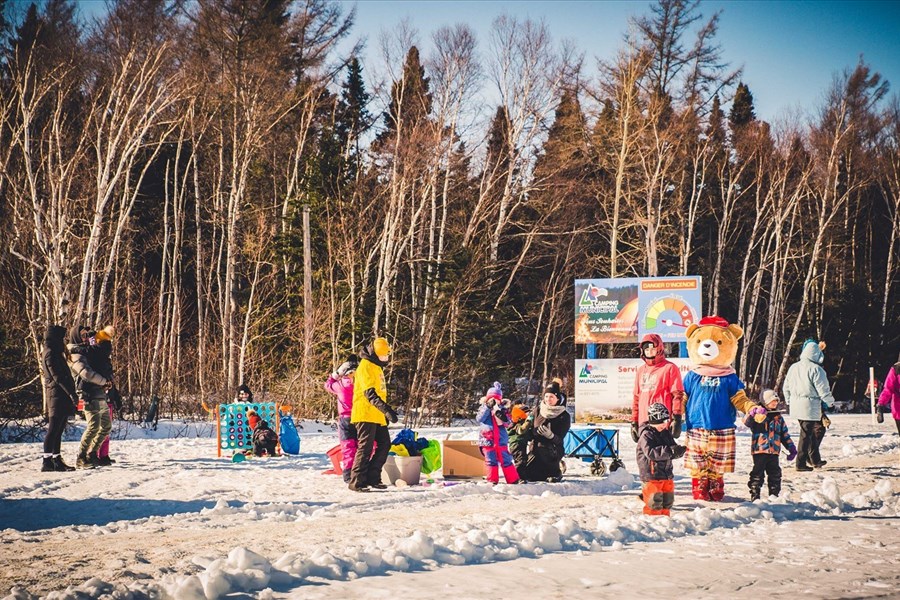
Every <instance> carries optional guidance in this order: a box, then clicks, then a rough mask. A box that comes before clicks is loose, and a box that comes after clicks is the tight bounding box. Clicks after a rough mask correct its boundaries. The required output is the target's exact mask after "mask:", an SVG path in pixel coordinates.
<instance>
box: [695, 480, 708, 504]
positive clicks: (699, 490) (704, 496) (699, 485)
mask: <svg viewBox="0 0 900 600" xmlns="http://www.w3.org/2000/svg"><path fill="white" fill-rule="evenodd" d="M691 493H692V494H693V496H694V500H709V478H708V477H695V478H693V479H691Z"/></svg>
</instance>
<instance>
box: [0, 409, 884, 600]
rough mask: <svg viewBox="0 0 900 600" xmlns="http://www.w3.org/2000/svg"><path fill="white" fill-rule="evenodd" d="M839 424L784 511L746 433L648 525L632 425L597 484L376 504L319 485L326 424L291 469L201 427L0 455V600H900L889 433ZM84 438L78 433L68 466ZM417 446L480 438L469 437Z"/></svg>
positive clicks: (463, 432) (442, 433)
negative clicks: (108, 460) (726, 469)
mask: <svg viewBox="0 0 900 600" xmlns="http://www.w3.org/2000/svg"><path fill="white" fill-rule="evenodd" d="M832 420H833V425H832V427H831V429H829V431H828V434H827V435H826V437H825V441H824V442H823V448H822V454H823V458H825V459H826V460H828V466H827V467H826V468H824V469H821V470H816V471H813V472H810V473H798V472H796V471H795V470H793V468H792V467H791V466H788V463H786V462H784V458H782V461H783V463H782V466H783V468H784V482H783V490H782V494H781V497H779V498H774V497H772V498H765V499H761V500H758V501H756V502H754V503H750V502H749V501H747V497H748V492H747V486H746V481H747V473H748V471H749V468H750V466H751V459H750V455H749V443H750V441H749V437H748V434H747V432H746V430H739V434H738V435H739V439H738V460H737V472H736V473H734V474H730V475H727V476H726V494H727V496H726V501H725V502H721V503H710V502H702V501H695V500H693V499H692V498H691V495H690V479H689V477H688V475H687V474H686V473H685V471H684V470H683V466H682V465H681V461H678V463H677V464H676V499H675V509H674V510H673V512H672V516H671V517H648V516H644V515H642V514H641V503H640V501H639V500H638V498H637V493H638V491H639V489H640V486H639V483H638V481H637V478H636V477H635V476H634V475H633V474H634V473H635V472H636V465H635V461H634V444H633V443H632V442H631V439H630V436H629V435H628V432H627V430H626V429H624V428H623V429H622V431H621V434H620V436H619V443H620V456H621V458H622V459H623V461H624V463H625V466H626V469H620V470H618V471H615V472H612V473H609V474H608V475H606V476H604V477H602V478H598V477H594V476H592V475H590V470H589V464H588V463H585V462H581V461H579V460H577V459H572V458H570V459H567V461H566V462H567V466H568V470H567V473H566V477H565V479H564V480H563V481H562V482H561V483H557V484H550V483H532V484H527V485H515V486H510V485H504V484H500V485H497V486H491V485H489V484H487V483H485V482H481V481H465V482H460V483H451V482H444V481H442V480H441V479H440V478H439V477H437V478H436V480H435V482H434V483H433V484H431V485H420V486H407V487H402V488H391V489H389V490H385V491H379V492H374V491H373V492H371V493H368V494H358V493H354V492H351V491H349V490H348V489H347V488H346V485H345V484H344V483H343V480H342V479H341V478H340V477H339V476H334V475H324V474H322V471H324V470H325V469H328V468H330V466H331V463H330V460H329V459H328V457H327V456H326V454H325V453H326V451H327V450H328V449H329V448H331V447H332V446H334V445H335V444H336V443H337V435H336V433H335V431H334V430H333V429H332V428H331V427H330V426H329V425H327V424H321V423H312V422H304V423H302V429H301V430H300V434H301V437H302V441H301V454H300V456H293V457H292V456H285V457H278V458H263V459H251V460H247V461H245V462H242V463H232V462H231V461H230V460H228V458H224V457H223V458H218V457H217V456H216V445H215V441H214V440H213V438H212V435H213V431H212V427H211V425H210V424H209V423H200V424H191V423H180V422H174V421H168V422H166V421H162V422H160V424H159V429H158V430H157V431H148V430H144V429H139V428H136V427H130V428H129V427H125V426H124V425H123V424H119V429H118V437H119V438H125V439H117V440H114V441H113V444H112V453H111V455H112V456H113V458H115V459H116V460H117V461H118V462H117V464H115V465H113V466H111V467H105V468H101V469H96V470H81V471H76V472H72V473H41V472H40V471H39V467H40V452H41V446H40V444H36V443H19V444H9V443H8V444H3V445H0V464H2V469H0V548H2V552H0V596H3V595H7V596H6V597H8V598H23V599H24V598H36V597H43V598H53V599H57V598H58V599H70V598H71V599H74V598H88V597H90V598H95V597H107V598H143V597H155V598H177V599H185V600H193V599H202V598H225V597H255V598H263V599H276V598H300V597H302V598H356V597H359V598H389V597H390V598H395V597H396V596H397V595H398V594H409V595H415V596H416V597H417V598H439V597H440V598H444V597H447V596H452V597H454V598H475V597H478V598H483V597H510V596H512V595H514V594H515V595H521V594H523V593H524V594H525V595H526V596H527V597H562V596H567V597H568V596H572V595H573V594H578V593H580V592H583V593H586V594H587V595H588V596H593V597H597V596H603V597H610V596H613V595H618V596H622V597H635V596H650V597H658V596H663V595H666V596H671V597H676V598H680V597H684V598H688V597H698V596H700V595H703V596H708V595H715V594H728V595H730V596H739V597H750V596H752V595H756V594H759V593H774V592H776V591H777V592H778V593H779V594H780V595H781V594H785V593H791V592H793V593H796V594H805V595H807V596H810V595H811V596H813V597H846V596H853V597H872V596H884V595H892V594H895V593H896V590H897V589H900V588H898V584H900V575H898V570H897V569H896V568H895V566H894V565H895V564H896V557H897V555H898V551H900V541H898V536H897V535H896V532H897V527H898V526H900V479H898V478H897V475H898V472H900V460H898V455H900V452H898V437H897V434H896V432H894V430H893V426H892V425H891V427H888V425H881V426H876V425H873V424H872V423H871V417H869V416H868V415H835V416H834V417H833V419H832ZM788 424H789V426H790V428H791V432H792V433H793V434H794V435H795V436H796V435H797V432H798V428H797V424H796V422H793V421H791V420H790V419H788ZM76 425H79V424H76ZM79 434H80V430H78V429H77V428H73V429H72V430H71V431H69V432H67V437H66V440H67V441H66V442H64V445H63V456H64V458H65V459H66V460H68V461H70V462H74V458H73V457H74V454H75V452H76V448H77V441H76V440H77V439H78V435H79ZM419 434H420V435H423V436H425V437H427V438H437V439H445V438H448V437H449V438H452V439H467V438H468V439H474V438H475V436H476V435H477V427H476V426H474V425H473V426H470V427H459V428H447V429H424V430H420V431H419ZM607 462H608V461H607ZM422 480H423V482H425V480H426V478H425V477H423V479H422Z"/></svg>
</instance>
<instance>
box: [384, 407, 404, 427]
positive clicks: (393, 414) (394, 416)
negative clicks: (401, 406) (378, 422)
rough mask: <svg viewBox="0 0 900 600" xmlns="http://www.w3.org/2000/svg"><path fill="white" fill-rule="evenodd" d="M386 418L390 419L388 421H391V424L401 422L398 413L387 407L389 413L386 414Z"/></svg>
mask: <svg viewBox="0 0 900 600" xmlns="http://www.w3.org/2000/svg"><path fill="white" fill-rule="evenodd" d="M384 416H386V417H387V418H388V421H390V422H391V423H396V422H397V421H399V420H400V418H399V417H398V416H397V413H396V412H395V411H394V409H393V408H391V407H390V406H388V407H387V412H385V413H384Z"/></svg>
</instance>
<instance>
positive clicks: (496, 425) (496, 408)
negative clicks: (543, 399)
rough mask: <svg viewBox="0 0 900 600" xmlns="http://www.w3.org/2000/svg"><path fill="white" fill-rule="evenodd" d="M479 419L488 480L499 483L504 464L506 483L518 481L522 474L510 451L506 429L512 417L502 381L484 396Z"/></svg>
mask: <svg viewBox="0 0 900 600" xmlns="http://www.w3.org/2000/svg"><path fill="white" fill-rule="evenodd" d="M476 418H477V419H478V422H479V423H481V435H480V436H479V437H478V446H479V447H480V448H481V454H482V455H484V467H485V471H486V473H487V480H488V481H489V482H491V483H499V482H500V467H501V466H502V467H503V478H504V479H506V483H519V473H518V471H516V465H515V463H514V462H513V457H512V455H511V454H510V453H509V434H508V433H507V431H506V428H507V427H509V426H510V425H512V420H511V419H510V418H509V400H504V399H503V391H502V389H501V388H500V382H498V381H495V382H494V385H493V387H491V389H489V390H488V392H487V394H485V396H484V398H482V405H481V408H479V409H478V416H477V417H476Z"/></svg>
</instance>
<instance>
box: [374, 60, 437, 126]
mask: <svg viewBox="0 0 900 600" xmlns="http://www.w3.org/2000/svg"><path fill="white" fill-rule="evenodd" d="M430 114H431V92H429V79H428V77H425V67H423V66H422V63H421V61H420V60H419V49H418V48H416V47H415V46H411V47H410V49H409V51H408V52H407V53H406V60H405V61H404V63H403V74H402V75H401V77H400V80H399V81H395V82H394V84H393V86H391V102H390V104H388V108H387V112H386V113H385V115H384V124H385V130H384V131H383V132H381V135H379V136H378V138H379V140H380V141H384V140H388V139H391V138H392V137H393V136H394V135H396V133H397V131H398V129H401V128H403V129H406V130H407V131H409V130H412V129H415V127H416V126H417V125H418V124H419V123H421V122H422V121H424V120H425V119H426V118H428V115H430Z"/></svg>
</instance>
